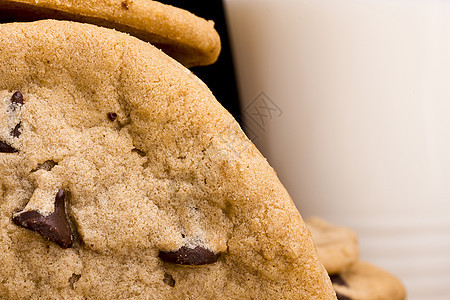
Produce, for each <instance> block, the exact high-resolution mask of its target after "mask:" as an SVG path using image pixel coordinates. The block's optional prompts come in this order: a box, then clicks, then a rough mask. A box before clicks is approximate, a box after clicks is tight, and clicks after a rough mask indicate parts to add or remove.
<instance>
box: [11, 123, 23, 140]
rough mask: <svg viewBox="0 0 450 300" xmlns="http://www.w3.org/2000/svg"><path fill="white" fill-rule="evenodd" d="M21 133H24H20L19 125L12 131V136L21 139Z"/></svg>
mask: <svg viewBox="0 0 450 300" xmlns="http://www.w3.org/2000/svg"><path fill="white" fill-rule="evenodd" d="M21 133H22V132H20V123H19V124H17V125H16V127H14V129H13V130H11V135H12V136H13V137H19V136H20V134H21Z"/></svg>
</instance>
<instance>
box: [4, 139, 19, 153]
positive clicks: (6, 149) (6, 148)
mask: <svg viewBox="0 0 450 300" xmlns="http://www.w3.org/2000/svg"><path fill="white" fill-rule="evenodd" d="M14 152H18V150H17V149H15V148H13V147H11V146H10V145H8V144H7V143H5V142H2V141H0V153H14Z"/></svg>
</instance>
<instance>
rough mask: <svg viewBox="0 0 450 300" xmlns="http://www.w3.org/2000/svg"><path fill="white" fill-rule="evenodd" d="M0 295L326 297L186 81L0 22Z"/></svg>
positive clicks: (262, 170) (289, 226)
mask: <svg viewBox="0 0 450 300" xmlns="http://www.w3.org/2000/svg"><path fill="white" fill-rule="evenodd" d="M0 57H1V60H0V78H2V80H1V81H0V106H1V110H0V141H1V143H0V149H2V151H1V152H2V153H0V186H1V189H0V260H1V262H2V268H0V278H2V281H1V284H0V298H7V299H33V297H34V298H40V299H54V298H62V299H86V298H87V299H130V298H135V299H148V298H153V299H245V298H247V299H305V300H306V299H308V300H309V299H335V293H334V290H333V288H332V285H331V282H330V280H329V277H328V276H327V274H326V272H325V269H324V268H323V266H322V265H321V264H320V262H319V260H318V258H317V256H316V251H315V248H314V244H313V241H312V239H311V236H310V234H309V231H308V230H307V228H306V226H305V224H304V223H303V221H302V219H301V217H300V214H299V213H298V211H297V210H296V208H295V206H294V204H293V202H292V200H291V199H290V197H289V195H288V194H287V192H286V190H285V189H284V187H283V186H282V185H281V183H280V182H279V180H278V179H277V177H276V174H275V172H274V171H273V170H272V169H271V168H270V166H269V165H268V163H267V161H266V160H265V159H264V158H263V157H262V156H261V154H260V153H259V152H258V151H257V149H256V148H255V147H254V146H253V145H252V144H251V143H250V141H249V140H248V139H247V138H246V136H245V135H244V134H243V132H242V130H241V129H240V128H239V126H238V124H237V123H236V121H235V120H234V119H233V118H232V117H231V115H230V114H229V113H228V112H227V111H226V110H225V109H224V108H223V107H222V106H220V104H219V103H218V102H217V101H216V100H215V99H214V97H213V96H212V94H211V92H210V91H209V90H208V88H207V87H206V86H205V85H204V84H203V83H202V82H201V81H200V80H199V79H198V78H196V77H195V76H194V75H193V74H192V73H191V72H190V71H189V70H187V69H186V68H184V67H182V66H181V65H180V64H178V63H176V62H175V61H173V60H172V59H171V58H169V57H168V56H166V55H165V54H164V53H162V52H161V51H159V50H157V49H156V48H154V47H153V46H151V45H150V44H148V43H144V42H142V41H140V40H138V39H136V38H133V37H130V36H128V35H126V34H123V33H118V32H116V31H113V30H110V29H106V28H100V27H96V26H93V25H89V24H79V23H74V22H60V21H48V20H47V21H39V22H34V23H13V24H2V25H0Z"/></svg>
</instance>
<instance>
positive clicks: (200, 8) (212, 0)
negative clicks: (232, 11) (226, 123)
mask: <svg viewBox="0 0 450 300" xmlns="http://www.w3.org/2000/svg"><path fill="white" fill-rule="evenodd" d="M160 2H162V3H165V4H170V5H173V6H176V7H180V8H183V9H186V10H188V11H190V12H191V13H193V14H195V15H197V16H199V17H202V18H204V19H206V20H213V21H214V23H215V28H216V30H217V32H218V33H219V35H220V39H221V43H222V51H221V52H220V55H219V59H218V60H217V62H215V63H214V64H212V65H210V66H202V67H194V68H191V71H192V72H193V73H194V74H196V75H197V76H198V77H199V78H200V79H201V80H202V81H203V82H205V83H206V85H207V86H208V87H209V88H210V89H211V91H212V92H213V94H214V96H216V98H217V100H218V101H219V102H220V103H221V104H222V105H223V106H224V107H225V108H226V109H227V110H228V111H229V112H230V113H231V114H232V115H233V116H234V117H235V119H236V120H238V121H239V122H240V121H241V111H240V106H239V93H238V87H237V82H236V76H235V70H234V65H233V56H232V52H231V46H230V39H229V35H228V28H227V24H226V16H225V12H224V8H223V3H222V1H221V0H208V1H205V0H202V1H200V0H185V1H180V0H178V1H176V0H174V1H172V0H160ZM240 123H241V122H240Z"/></svg>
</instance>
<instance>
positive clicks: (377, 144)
mask: <svg viewBox="0 0 450 300" xmlns="http://www.w3.org/2000/svg"><path fill="white" fill-rule="evenodd" d="M225 4H226V11H227V14H228V20H229V27H230V35H231V39H232V43H233V48H234V52H235V53H234V54H235V62H236V67H237V71H238V81H239V85H240V88H241V96H242V99H241V100H242V101H243V107H244V108H245V109H246V114H244V116H245V117H244V121H245V124H246V127H247V129H248V130H250V132H251V133H250V135H251V136H253V138H254V141H255V143H256V145H257V146H258V147H259V148H260V150H261V151H262V152H263V154H264V155H265V156H266V157H267V158H268V159H269V161H270V163H271V164H272V166H273V167H274V168H275V170H276V171H277V172H278V174H279V177H280V178H281V180H282V182H283V183H284V184H285V186H286V188H287V189H288V191H289V193H290V194H291V196H292V198H293V200H294V202H295V203H296V205H297V207H298V208H299V210H300V212H301V213H302V215H303V216H304V217H308V216H312V215H318V216H321V217H323V218H325V219H326V220H328V221H331V222H335V223H337V224H342V225H347V226H350V227H352V228H353V229H355V230H356V231H357V232H358V234H359V236H360V245H361V251H362V258H363V259H365V260H368V261H371V262H373V263H375V264H377V265H379V266H381V267H383V268H385V269H387V270H389V271H391V272H392V273H394V274H396V275H397V276H399V277H400V278H401V279H402V280H403V282H404V283H405V284H406V286H407V289H408V294H409V297H408V299H410V300H419V299H423V300H429V299H433V300H436V299H449V297H450V284H449V283H450V1H426V0H423V1H417V0H416V1H401V0H392V1H387V0H365V1H364V0H340V1H332V0H330V1H325V0H297V1H286V0H284V1H283V0H282V1H280V0H271V1H269V0H225ZM261 92H264V94H260V93H261ZM258 95H259V97H258Z"/></svg>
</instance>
